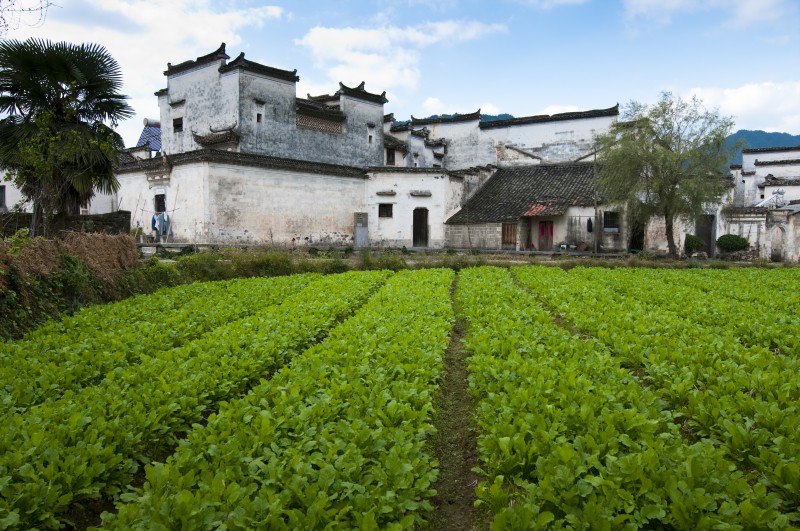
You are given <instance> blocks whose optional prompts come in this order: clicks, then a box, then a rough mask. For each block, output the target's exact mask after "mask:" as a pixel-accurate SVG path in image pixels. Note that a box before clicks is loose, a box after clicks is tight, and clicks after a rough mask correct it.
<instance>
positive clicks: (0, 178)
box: [0, 172, 31, 212]
mask: <svg viewBox="0 0 800 531" xmlns="http://www.w3.org/2000/svg"><path fill="white" fill-rule="evenodd" d="M0 186H5V187H6V205H5V206H6V208H7V209H8V210H11V209H12V208H14V206H15V205H16V204H17V203H19V202H20V200H22V192H20V191H19V188H17V187H16V186H14V183H13V182H12V181H11V180H10V179H9V178H8V176H7V174H6V173H5V172H3V173H0ZM23 211H24V212H30V211H31V209H30V205H26V208H24V209H23Z"/></svg>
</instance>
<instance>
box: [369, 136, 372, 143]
mask: <svg viewBox="0 0 800 531" xmlns="http://www.w3.org/2000/svg"><path fill="white" fill-rule="evenodd" d="M369 143H370V144H372V135H369Z"/></svg>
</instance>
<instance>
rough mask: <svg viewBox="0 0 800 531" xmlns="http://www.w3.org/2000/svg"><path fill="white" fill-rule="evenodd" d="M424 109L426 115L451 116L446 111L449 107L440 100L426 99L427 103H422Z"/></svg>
mask: <svg viewBox="0 0 800 531" xmlns="http://www.w3.org/2000/svg"><path fill="white" fill-rule="evenodd" d="M422 108H423V110H424V111H425V113H426V114H451V113H448V112H446V111H445V109H447V107H446V106H445V104H444V102H443V101H442V100H440V99H439V98H434V97H428V98H425V101H423V102H422Z"/></svg>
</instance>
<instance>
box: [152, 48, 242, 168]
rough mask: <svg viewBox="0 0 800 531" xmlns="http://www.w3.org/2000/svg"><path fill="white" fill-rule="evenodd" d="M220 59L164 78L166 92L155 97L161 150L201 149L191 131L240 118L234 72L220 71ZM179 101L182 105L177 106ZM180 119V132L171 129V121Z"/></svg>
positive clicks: (215, 126)
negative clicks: (181, 130) (222, 72)
mask: <svg viewBox="0 0 800 531" xmlns="http://www.w3.org/2000/svg"><path fill="white" fill-rule="evenodd" d="M222 64H224V61H223V60H222V59H220V60H217V61H212V62H209V63H206V64H203V65H201V66H198V67H196V68H193V69H190V70H186V71H184V72H178V73H174V74H171V75H169V76H168V77H167V92H168V93H167V94H162V95H160V96H159V98H158V106H159V109H160V111H161V149H162V150H163V152H164V153H167V154H172V153H181V152H184V151H193V150H195V149H200V146H199V145H198V144H197V143H196V142H195V141H194V139H193V138H192V131H194V132H196V133H197V134H200V135H203V134H207V133H208V132H209V129H210V127H214V128H215V129H220V128H224V127H229V126H231V125H233V124H234V123H238V121H239V86H238V76H237V74H236V73H235V72H228V73H226V74H220V72H219V67H220V66H221V65H222ZM181 100H185V102H184V103H183V104H179V105H176V104H177V103H178V102H180V101H181ZM175 118H183V132H175V131H174V130H173V120H174V119H175Z"/></svg>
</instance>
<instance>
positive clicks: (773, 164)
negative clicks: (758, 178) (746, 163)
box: [753, 159, 800, 166]
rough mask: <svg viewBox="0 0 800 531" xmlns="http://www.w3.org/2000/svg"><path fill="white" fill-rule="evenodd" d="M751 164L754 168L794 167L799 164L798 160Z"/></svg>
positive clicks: (767, 161) (762, 161) (757, 161)
mask: <svg viewBox="0 0 800 531" xmlns="http://www.w3.org/2000/svg"><path fill="white" fill-rule="evenodd" d="M753 164H754V165H755V166H794V165H796V164H800V159H784V160H756V161H755V162H754V163H753Z"/></svg>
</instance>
